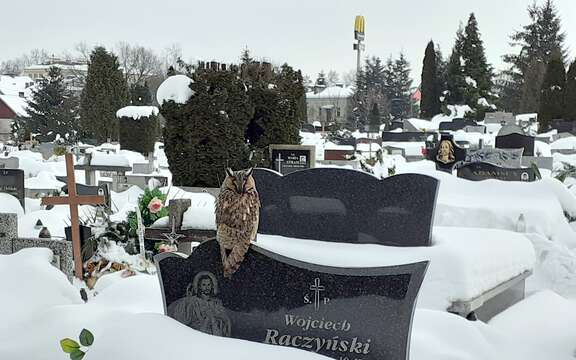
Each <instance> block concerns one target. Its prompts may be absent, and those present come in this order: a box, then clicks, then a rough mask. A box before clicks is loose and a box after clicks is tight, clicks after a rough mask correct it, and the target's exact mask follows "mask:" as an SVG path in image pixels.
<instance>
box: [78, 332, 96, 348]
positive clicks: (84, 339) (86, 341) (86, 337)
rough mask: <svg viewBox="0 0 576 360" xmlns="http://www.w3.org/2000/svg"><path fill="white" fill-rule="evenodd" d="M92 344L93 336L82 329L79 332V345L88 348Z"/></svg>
mask: <svg viewBox="0 0 576 360" xmlns="http://www.w3.org/2000/svg"><path fill="white" fill-rule="evenodd" d="M93 343H94V335H92V333H91V332H90V331H88V330H86V329H82V332H80V344H82V346H90V345H92V344H93Z"/></svg>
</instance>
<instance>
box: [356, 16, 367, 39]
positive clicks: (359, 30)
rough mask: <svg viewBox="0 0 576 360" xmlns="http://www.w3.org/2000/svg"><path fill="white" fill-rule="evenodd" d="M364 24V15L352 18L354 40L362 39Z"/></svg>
mask: <svg viewBox="0 0 576 360" xmlns="http://www.w3.org/2000/svg"><path fill="white" fill-rule="evenodd" d="M365 26H366V20H364V16H362V15H358V16H356V20H354V38H355V39H356V40H364V27H365Z"/></svg>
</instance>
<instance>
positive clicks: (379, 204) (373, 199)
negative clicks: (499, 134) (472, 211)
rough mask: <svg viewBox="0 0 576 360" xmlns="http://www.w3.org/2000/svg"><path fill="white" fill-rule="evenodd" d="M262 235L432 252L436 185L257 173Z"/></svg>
mask: <svg viewBox="0 0 576 360" xmlns="http://www.w3.org/2000/svg"><path fill="white" fill-rule="evenodd" d="M253 174H254V179H255V180H256V188H257V190H258V193H259V194H260V202H261V207H260V225H259V228H258V232H259V233H261V234H271V235H282V236H287V237H295V238H301V239H313V240H321V241H330V242H344V243H357V244H381V245H391V246H429V245H430V243H431V233H432V224H433V222H434V208H435V205H436V196H437V193H438V186H439V182H438V180H437V179H435V178H433V177H430V176H426V175H419V174H403V175H396V176H392V177H389V178H386V179H384V180H379V179H378V178H376V177H374V176H372V175H369V174H366V173H363V172H360V171H354V170H345V169H334V168H315V169H309V170H305V171H298V172H294V173H291V174H289V175H286V176H282V175H280V174H278V173H277V172H275V171H271V170H268V169H260V168H259V169H255V170H254V172H253Z"/></svg>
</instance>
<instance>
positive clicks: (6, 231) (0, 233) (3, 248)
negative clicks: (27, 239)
mask: <svg viewBox="0 0 576 360" xmlns="http://www.w3.org/2000/svg"><path fill="white" fill-rule="evenodd" d="M17 237H18V215H16V214H8V213H0V254H2V255H10V254H12V253H13V251H12V242H13V241H14V239H16V238H17Z"/></svg>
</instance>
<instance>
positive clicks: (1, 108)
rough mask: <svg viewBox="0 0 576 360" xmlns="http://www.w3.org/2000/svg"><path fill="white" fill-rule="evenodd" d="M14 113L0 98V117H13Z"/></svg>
mask: <svg viewBox="0 0 576 360" xmlns="http://www.w3.org/2000/svg"><path fill="white" fill-rule="evenodd" d="M15 117H16V113H15V112H14V111H12V109H11V108H10V107H9V106H8V105H7V104H6V103H5V102H4V101H2V99H1V98H0V119H13V118H15Z"/></svg>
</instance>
